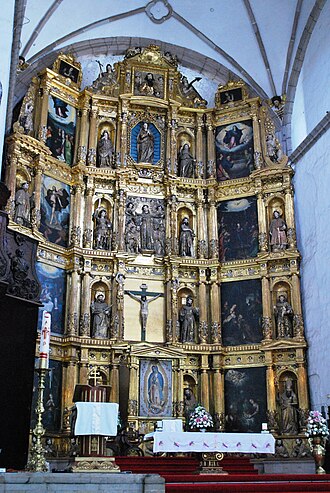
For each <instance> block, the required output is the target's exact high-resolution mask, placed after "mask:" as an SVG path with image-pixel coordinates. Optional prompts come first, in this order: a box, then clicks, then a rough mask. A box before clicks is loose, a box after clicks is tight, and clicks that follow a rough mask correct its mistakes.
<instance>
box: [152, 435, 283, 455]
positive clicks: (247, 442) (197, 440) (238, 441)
mask: <svg viewBox="0 0 330 493" xmlns="http://www.w3.org/2000/svg"><path fill="white" fill-rule="evenodd" d="M153 439H154V446H153V452H154V453H158V452H224V453H226V452H227V453H228V452H230V453H235V452H236V453H243V454H274V452H275V439H274V437H273V435H271V434H270V433H207V432H206V433H202V432H199V431H198V432H193V431H188V432H181V433H178V432H177V433H171V432H165V431H160V432H157V431H156V432H155V433H153Z"/></svg>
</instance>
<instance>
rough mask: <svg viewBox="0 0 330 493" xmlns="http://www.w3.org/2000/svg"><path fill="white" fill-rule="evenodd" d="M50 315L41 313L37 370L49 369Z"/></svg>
mask: <svg viewBox="0 0 330 493" xmlns="http://www.w3.org/2000/svg"><path fill="white" fill-rule="evenodd" d="M50 326H51V314H50V313H49V312H46V311H44V312H42V323H41V332H40V351H39V368H48V367H49V343H50Z"/></svg>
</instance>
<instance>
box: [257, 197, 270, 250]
mask: <svg viewBox="0 0 330 493" xmlns="http://www.w3.org/2000/svg"><path fill="white" fill-rule="evenodd" d="M257 210H258V221H259V250H260V252H267V251H268V235H267V221H266V210H265V203H264V199H263V194H262V193H261V192H258V193H257Z"/></svg>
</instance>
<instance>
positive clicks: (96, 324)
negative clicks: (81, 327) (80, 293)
mask: <svg viewBox="0 0 330 493" xmlns="http://www.w3.org/2000/svg"><path fill="white" fill-rule="evenodd" d="M91 311H92V316H93V328H92V337H95V338H96V339H106V338H107V337H108V329H109V322H110V315H111V306H109V305H108V304H107V303H106V301H105V296H104V294H103V293H97V294H96V296H95V301H93V303H92V304H91Z"/></svg>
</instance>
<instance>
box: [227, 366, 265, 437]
mask: <svg viewBox="0 0 330 493" xmlns="http://www.w3.org/2000/svg"><path fill="white" fill-rule="evenodd" d="M266 410H267V392H266V368H265V367H255V368H244V369H243V368H237V369H236V368H235V369H230V370H226V371H225V431H226V432H231V433H260V432H261V423H265V422H267V419H266Z"/></svg>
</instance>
